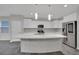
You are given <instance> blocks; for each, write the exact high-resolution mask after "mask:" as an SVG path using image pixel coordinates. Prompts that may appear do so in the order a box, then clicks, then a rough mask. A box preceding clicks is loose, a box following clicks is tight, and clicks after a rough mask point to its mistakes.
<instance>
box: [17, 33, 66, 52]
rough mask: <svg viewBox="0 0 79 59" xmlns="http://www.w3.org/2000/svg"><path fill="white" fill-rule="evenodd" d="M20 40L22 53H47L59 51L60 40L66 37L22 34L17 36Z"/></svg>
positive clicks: (60, 35)
mask: <svg viewBox="0 0 79 59" xmlns="http://www.w3.org/2000/svg"><path fill="white" fill-rule="evenodd" d="M18 38H19V39H21V52H22V53H47V52H55V51H61V47H62V40H63V38H66V36H64V35H62V34H54V33H53V34H52V33H45V34H37V33H31V34H22V35H19V36H18Z"/></svg>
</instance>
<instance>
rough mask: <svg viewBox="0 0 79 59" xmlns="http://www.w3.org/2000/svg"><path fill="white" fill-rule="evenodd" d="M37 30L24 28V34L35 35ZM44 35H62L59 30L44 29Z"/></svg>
mask: <svg viewBox="0 0 79 59" xmlns="http://www.w3.org/2000/svg"><path fill="white" fill-rule="evenodd" d="M36 32H37V28H24V33H36ZM44 32H45V33H62V29H61V28H44Z"/></svg>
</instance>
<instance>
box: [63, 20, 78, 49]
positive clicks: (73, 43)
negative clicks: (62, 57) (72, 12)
mask: <svg viewBox="0 0 79 59" xmlns="http://www.w3.org/2000/svg"><path fill="white" fill-rule="evenodd" d="M62 31H63V35H65V36H67V38H65V39H64V40H63V43H64V44H65V45H67V46H69V47H72V48H75V49H76V48H77V21H70V22H65V23H63V28H62Z"/></svg>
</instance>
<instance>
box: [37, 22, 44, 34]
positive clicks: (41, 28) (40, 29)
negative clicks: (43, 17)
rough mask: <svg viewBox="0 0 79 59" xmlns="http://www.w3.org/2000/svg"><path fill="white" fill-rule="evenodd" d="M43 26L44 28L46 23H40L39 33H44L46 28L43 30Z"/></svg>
mask: <svg viewBox="0 0 79 59" xmlns="http://www.w3.org/2000/svg"><path fill="white" fill-rule="evenodd" d="M43 28H44V25H41V24H40V25H38V30H37V32H38V33H39V34H43V33H44V30H43Z"/></svg>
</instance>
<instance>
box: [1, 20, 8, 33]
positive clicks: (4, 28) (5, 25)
mask: <svg viewBox="0 0 79 59" xmlns="http://www.w3.org/2000/svg"><path fill="white" fill-rule="evenodd" d="M8 31H9V22H8V19H3V20H1V22H0V32H2V33H8Z"/></svg>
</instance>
